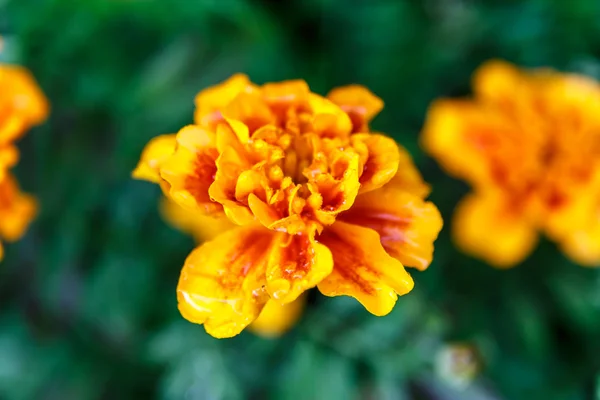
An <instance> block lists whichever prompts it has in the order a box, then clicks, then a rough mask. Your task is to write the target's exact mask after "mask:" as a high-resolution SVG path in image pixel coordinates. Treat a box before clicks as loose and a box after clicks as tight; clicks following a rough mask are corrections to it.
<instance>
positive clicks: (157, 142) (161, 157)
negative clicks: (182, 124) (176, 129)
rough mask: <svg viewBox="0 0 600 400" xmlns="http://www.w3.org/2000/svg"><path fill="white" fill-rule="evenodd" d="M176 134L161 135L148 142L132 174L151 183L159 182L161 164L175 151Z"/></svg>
mask: <svg viewBox="0 0 600 400" xmlns="http://www.w3.org/2000/svg"><path fill="white" fill-rule="evenodd" d="M176 138H177V135H173V134H171V135H161V136H157V137H155V138H153V139H152V140H150V141H149V142H148V144H147V145H146V147H145V148H144V150H143V151H142V156H141V158H140V162H139V163H138V165H137V167H135V169H134V170H133V173H132V176H133V177H134V178H135V179H142V180H146V181H150V182H153V183H160V182H161V181H162V178H161V177H160V167H161V165H162V164H163V163H164V162H165V161H166V160H168V159H169V157H170V156H171V155H172V154H173V153H174V152H175V146H176V145H177V139H176Z"/></svg>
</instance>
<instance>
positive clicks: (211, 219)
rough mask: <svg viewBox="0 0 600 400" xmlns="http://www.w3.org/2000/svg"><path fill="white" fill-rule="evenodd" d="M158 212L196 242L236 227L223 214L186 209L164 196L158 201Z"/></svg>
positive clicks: (210, 238)
mask: <svg viewBox="0 0 600 400" xmlns="http://www.w3.org/2000/svg"><path fill="white" fill-rule="evenodd" d="M160 213H161V215H162V216H163V218H164V219H165V220H166V221H167V222H168V223H169V224H170V225H171V226H173V227H174V228H177V229H179V230H180V231H182V232H185V233H189V234H191V235H192V236H193V237H194V239H195V240H196V242H198V243H202V242H205V241H207V240H212V239H213V238H215V237H217V236H218V235H220V234H221V233H223V232H226V231H228V230H230V229H233V228H234V227H236V225H235V224H233V223H232V222H231V221H230V220H229V219H228V218H227V217H226V216H225V215H223V214H219V215H206V214H204V213H203V212H200V211H193V210H188V209H185V208H183V207H181V206H180V205H179V204H177V203H175V202H174V201H172V200H170V199H169V198H168V197H165V198H163V199H162V200H161V202H160Z"/></svg>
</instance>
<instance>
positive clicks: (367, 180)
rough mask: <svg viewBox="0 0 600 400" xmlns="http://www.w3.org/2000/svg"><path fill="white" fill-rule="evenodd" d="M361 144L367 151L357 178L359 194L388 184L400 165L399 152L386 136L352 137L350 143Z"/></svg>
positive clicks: (361, 134)
mask: <svg viewBox="0 0 600 400" xmlns="http://www.w3.org/2000/svg"><path fill="white" fill-rule="evenodd" d="M357 142H359V143H363V144H364V145H365V146H366V147H367V149H368V152H369V153H368V158H367V160H366V162H365V164H364V166H363V170H362V173H361V175H360V178H359V182H360V190H359V193H365V192H368V191H370V190H375V189H377V188H380V187H382V186H383V185H385V184H386V183H388V182H389V181H390V180H391V179H392V178H393V177H394V175H396V172H397V171H398V165H399V163H400V152H399V151H398V145H397V144H396V142H395V141H394V140H393V139H392V138H389V137H387V136H383V135H376V134H367V133H359V134H355V135H352V137H351V143H353V145H356V143H357Z"/></svg>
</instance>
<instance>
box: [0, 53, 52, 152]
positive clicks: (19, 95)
mask: <svg viewBox="0 0 600 400" xmlns="http://www.w3.org/2000/svg"><path fill="white" fill-rule="evenodd" d="M47 115H48V102H47V101H46V98H45V97H44V95H43V93H42V92H41V91H40V89H39V87H38V86H37V84H36V82H35V80H34V79H33V77H32V76H31V75H30V74H29V72H28V71H27V70H25V69H23V68H21V67H17V66H13V65H5V64H0V148H2V147H3V146H5V145H7V144H10V143H11V142H12V141H14V140H15V139H17V138H18V137H19V136H21V135H22V134H23V133H24V132H25V131H26V130H27V129H29V128H31V127H32V126H34V125H37V124H39V123H40V122H42V121H43V120H45V119H46V117H47Z"/></svg>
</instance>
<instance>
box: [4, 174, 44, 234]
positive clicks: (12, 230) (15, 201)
mask: <svg viewBox="0 0 600 400" xmlns="http://www.w3.org/2000/svg"><path fill="white" fill-rule="evenodd" d="M36 213H37V201H36V200H35V199H34V198H33V197H32V196H30V195H28V194H25V193H22V192H21V191H20V189H19V186H18V184H17V181H16V180H15V179H14V178H13V177H12V176H11V175H6V176H5V178H4V179H3V180H2V182H0V236H1V237H3V238H4V239H6V240H8V241H11V242H12V241H15V240H18V239H20V238H21V236H23V234H24V233H25V231H26V230H27V227H28V226H29V224H30V223H31V221H32V220H33V218H34V217H35V215H36Z"/></svg>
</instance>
